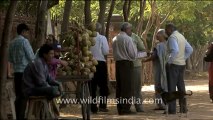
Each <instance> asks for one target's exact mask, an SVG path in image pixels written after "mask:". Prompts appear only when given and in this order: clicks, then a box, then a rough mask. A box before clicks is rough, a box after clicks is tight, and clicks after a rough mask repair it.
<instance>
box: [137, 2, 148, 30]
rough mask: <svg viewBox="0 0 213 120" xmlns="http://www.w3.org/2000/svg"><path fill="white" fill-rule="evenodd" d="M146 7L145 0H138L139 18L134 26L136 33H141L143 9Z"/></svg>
mask: <svg viewBox="0 0 213 120" xmlns="http://www.w3.org/2000/svg"><path fill="white" fill-rule="evenodd" d="M145 7H146V0H141V1H140V20H139V22H138V26H137V28H136V33H137V34H141V31H142V28H143V21H144V10H145Z"/></svg>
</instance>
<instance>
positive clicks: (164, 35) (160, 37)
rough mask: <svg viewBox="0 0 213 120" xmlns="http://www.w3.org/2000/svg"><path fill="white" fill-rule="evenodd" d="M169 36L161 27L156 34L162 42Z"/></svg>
mask: <svg viewBox="0 0 213 120" xmlns="http://www.w3.org/2000/svg"><path fill="white" fill-rule="evenodd" d="M166 38H167V35H166V33H165V30H164V29H159V30H158V32H157V34H156V39H157V40H159V41H160V42H163V41H165V40H166Z"/></svg>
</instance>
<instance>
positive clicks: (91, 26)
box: [88, 23, 96, 31]
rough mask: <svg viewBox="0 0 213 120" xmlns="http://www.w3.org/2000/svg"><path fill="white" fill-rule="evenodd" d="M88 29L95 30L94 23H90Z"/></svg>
mask: <svg viewBox="0 0 213 120" xmlns="http://www.w3.org/2000/svg"><path fill="white" fill-rule="evenodd" d="M88 29H89V30H91V31H95V30H96V24H95V23H91V24H90V25H89V27H88Z"/></svg>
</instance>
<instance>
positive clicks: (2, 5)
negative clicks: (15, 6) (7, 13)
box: [0, 0, 10, 10]
mask: <svg viewBox="0 0 213 120" xmlns="http://www.w3.org/2000/svg"><path fill="white" fill-rule="evenodd" d="M9 3H10V2H9V0H0V10H4V9H6V8H7V6H8V5H9Z"/></svg>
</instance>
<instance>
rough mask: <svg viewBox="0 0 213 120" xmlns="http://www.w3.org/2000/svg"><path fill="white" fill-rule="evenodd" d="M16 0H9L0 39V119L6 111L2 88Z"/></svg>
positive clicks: (5, 76)
mask: <svg viewBox="0 0 213 120" xmlns="http://www.w3.org/2000/svg"><path fill="white" fill-rule="evenodd" d="M17 3H18V1H16V0H13V1H10V5H9V8H8V10H7V14H6V18H5V21H4V29H3V34H2V39H1V40H2V41H1V47H0V55H1V57H0V65H1V67H0V87H1V88H0V94H1V100H0V106H1V113H0V119H6V116H5V115H6V113H4V108H3V107H2V106H3V105H4V103H3V101H2V97H3V90H4V89H5V81H6V79H7V61H8V59H7V58H8V46H9V41H10V36H11V35H10V34H11V31H12V25H13V18H14V16H15V10H16V7H17Z"/></svg>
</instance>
